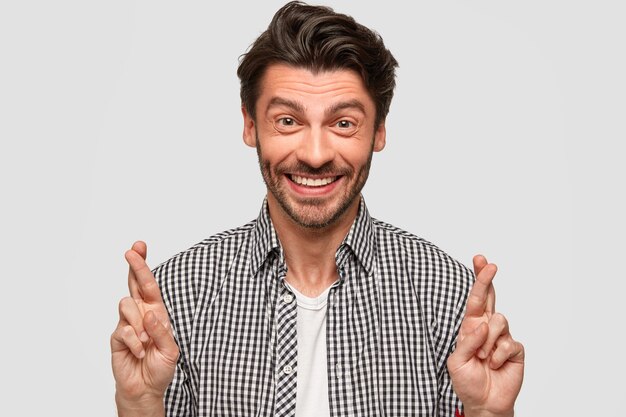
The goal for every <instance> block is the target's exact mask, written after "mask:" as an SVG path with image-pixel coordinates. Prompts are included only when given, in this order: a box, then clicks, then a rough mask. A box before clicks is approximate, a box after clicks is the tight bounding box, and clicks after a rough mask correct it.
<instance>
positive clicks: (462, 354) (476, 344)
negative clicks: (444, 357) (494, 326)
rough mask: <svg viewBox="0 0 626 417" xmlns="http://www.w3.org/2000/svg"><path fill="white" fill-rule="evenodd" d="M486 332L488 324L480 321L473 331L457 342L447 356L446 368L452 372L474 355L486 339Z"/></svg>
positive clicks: (487, 332) (487, 331)
mask: <svg viewBox="0 0 626 417" xmlns="http://www.w3.org/2000/svg"><path fill="white" fill-rule="evenodd" d="M488 334H489V325H487V323H485V322H482V323H480V325H479V326H478V327H476V328H475V329H474V331H473V332H471V333H469V334H468V335H466V336H465V337H464V338H463V340H460V341H459V342H457V344H456V349H455V351H454V353H452V355H450V357H449V358H448V370H449V371H450V372H454V371H455V370H457V369H458V368H460V367H461V366H463V365H465V364H466V363H467V362H469V361H470V360H471V359H472V358H473V357H474V356H475V355H476V351H477V350H478V349H479V348H480V347H481V346H482V345H483V344H484V343H485V342H486V341H487V335H488Z"/></svg>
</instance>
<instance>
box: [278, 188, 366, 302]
mask: <svg viewBox="0 0 626 417" xmlns="http://www.w3.org/2000/svg"><path fill="white" fill-rule="evenodd" d="M359 203H360V198H357V199H355V201H354V203H353V204H352V205H351V206H350V207H349V208H348V210H346V212H345V213H344V214H343V215H342V216H341V217H340V218H339V219H337V221H335V222H333V223H332V224H330V225H328V226H326V227H323V228H310V227H304V226H301V225H299V224H297V223H296V222H295V221H293V219H292V218H291V217H290V216H289V215H288V214H287V213H286V212H285V211H284V210H283V209H282V207H281V206H280V204H278V202H277V201H276V200H275V199H274V198H273V196H272V195H271V194H269V195H268V207H269V213H270V218H271V219H272V223H273V225H274V228H275V229H276V234H277V235H278V239H279V240H280V242H281V245H282V247H283V251H284V254H285V261H286V263H287V277H286V280H287V282H288V283H289V284H290V285H291V286H293V287H295V288H296V289H297V290H298V291H300V292H301V293H302V294H304V295H307V296H310V297H315V296H317V295H319V294H321V293H322V292H324V290H325V289H326V288H328V287H329V286H330V285H332V284H333V283H334V282H335V281H336V280H337V278H338V275H337V266H336V264H335V253H336V251H337V248H338V247H339V245H340V244H341V242H342V241H343V240H344V238H345V237H346V235H347V234H348V232H349V231H350V227H351V226H352V223H354V219H355V218H356V216H357V214H358V211H359Z"/></svg>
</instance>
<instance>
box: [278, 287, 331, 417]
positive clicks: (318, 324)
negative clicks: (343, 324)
mask: <svg viewBox="0 0 626 417" xmlns="http://www.w3.org/2000/svg"><path fill="white" fill-rule="evenodd" d="M285 283H286V282H285ZM287 286H288V287H289V288H290V289H291V291H293V293H294V295H295V296H296V302H297V304H298V307H297V312H296V314H297V316H296V317H297V318H296V334H297V336H296V338H297V344H298V362H297V363H298V370H297V387H298V388H297V391H296V417H330V407H329V405H328V372H327V369H326V367H327V359H326V311H327V309H326V302H327V300H328V292H329V291H330V287H328V288H327V289H326V290H325V291H324V292H323V293H321V294H320V295H319V296H317V297H315V298H311V297H307V296H305V295H303V294H301V293H300V292H298V290H296V289H295V288H293V287H292V286H291V285H289V284H287ZM331 287H332V285H331Z"/></svg>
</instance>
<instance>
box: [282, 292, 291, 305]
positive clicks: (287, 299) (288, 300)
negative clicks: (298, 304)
mask: <svg viewBox="0 0 626 417" xmlns="http://www.w3.org/2000/svg"><path fill="white" fill-rule="evenodd" d="M292 301H293V295H291V294H289V293H287V294H285V295H283V302H284V303H285V304H289V303H291V302H292Z"/></svg>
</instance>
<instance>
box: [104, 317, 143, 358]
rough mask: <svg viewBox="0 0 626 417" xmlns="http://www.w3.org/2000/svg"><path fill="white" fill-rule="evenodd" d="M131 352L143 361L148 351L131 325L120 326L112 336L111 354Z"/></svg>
mask: <svg viewBox="0 0 626 417" xmlns="http://www.w3.org/2000/svg"><path fill="white" fill-rule="evenodd" d="M126 349H128V350H130V352H131V353H132V354H133V355H135V357H136V358H137V359H143V357H144V356H146V351H145V350H144V348H143V343H141V340H139V338H138V337H137V333H135V329H133V327H132V326H131V325H125V326H119V327H118V328H117V329H115V331H114V332H113V334H112V335H111V352H113V353H115V352H120V351H123V350H126Z"/></svg>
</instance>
